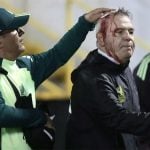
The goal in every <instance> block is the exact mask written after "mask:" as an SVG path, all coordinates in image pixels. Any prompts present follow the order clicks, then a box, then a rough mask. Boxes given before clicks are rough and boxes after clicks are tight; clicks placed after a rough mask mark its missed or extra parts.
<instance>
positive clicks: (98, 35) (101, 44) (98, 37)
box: [96, 32, 105, 47]
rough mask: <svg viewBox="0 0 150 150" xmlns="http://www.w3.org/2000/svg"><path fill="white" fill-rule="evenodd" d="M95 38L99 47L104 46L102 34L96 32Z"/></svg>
mask: <svg viewBox="0 0 150 150" xmlns="http://www.w3.org/2000/svg"><path fill="white" fill-rule="evenodd" d="M96 38H97V41H98V44H99V45H100V47H104V46H105V42H104V37H103V34H102V33H101V32H98V33H97V34H96Z"/></svg>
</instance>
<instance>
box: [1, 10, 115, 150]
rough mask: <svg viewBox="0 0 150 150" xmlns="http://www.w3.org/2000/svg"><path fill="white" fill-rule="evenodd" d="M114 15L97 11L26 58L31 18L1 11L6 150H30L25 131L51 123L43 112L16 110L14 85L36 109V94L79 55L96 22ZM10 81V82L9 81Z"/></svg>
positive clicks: (2, 121)
mask: <svg viewBox="0 0 150 150" xmlns="http://www.w3.org/2000/svg"><path fill="white" fill-rule="evenodd" d="M110 11H112V9H107V8H97V9H94V10H92V11H90V12H89V13H86V14H85V15H83V16H81V17H80V18H79V20H78V22H77V24H75V25H74V26H73V28H71V29H70V30H69V31H68V32H67V33H66V34H65V35H64V36H63V37H62V38H61V39H60V41H59V42H58V43H57V44H56V45H55V46H54V47H53V48H51V49H49V50H48V51H46V52H43V53H40V54H36V55H31V56H22V57H20V54H21V53H22V52H24V51H25V46H24V45H23V38H22V36H23V34H24V30H23V29H22V28H20V27H22V26H24V25H25V24H26V23H27V22H28V19H29V14H20V15H15V14H13V13H11V12H10V11H7V10H6V9H4V8H0V127H1V149H2V150H30V149H31V148H30V147H29V145H28V144H27V143H26V141H25V140H24V138H23V131H22V128H31V127H32V128H34V127H38V126H41V125H45V126H47V127H49V124H50V122H51V121H50V119H49V118H48V117H47V115H46V114H45V113H44V112H42V111H41V110H39V109H30V108H25V109H23V108H16V107H15V103H16V100H17V98H16V95H15V92H14V90H13V88H12V85H11V83H10V81H11V82H12V83H13V85H14V86H15V87H16V88H17V90H18V92H19V94H20V95H21V96H28V95H30V96H31V101H32V106H33V108H36V98H35V90H36V89H37V87H38V86H39V85H40V84H41V83H42V82H43V81H44V80H46V79H47V78H48V77H49V76H50V75H51V74H52V73H53V72H54V71H56V70H57V69H58V68H59V67H60V66H62V65H64V64H65V63H66V62H67V61H68V60H69V58H70V57H71V56H72V55H73V54H74V53H75V52H76V50H77V49H78V48H79V46H80V45H81V43H82V42H83V41H84V39H85V38H86V35H87V33H88V31H90V30H92V28H93V25H95V22H96V21H97V20H98V19H99V18H100V17H102V16H103V15H105V14H106V13H108V12H110ZM9 80H10V81H9Z"/></svg>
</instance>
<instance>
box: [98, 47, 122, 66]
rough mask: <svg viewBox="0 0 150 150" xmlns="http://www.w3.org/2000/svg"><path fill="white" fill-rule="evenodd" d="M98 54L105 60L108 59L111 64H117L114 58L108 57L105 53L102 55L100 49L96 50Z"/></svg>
mask: <svg viewBox="0 0 150 150" xmlns="http://www.w3.org/2000/svg"><path fill="white" fill-rule="evenodd" d="M98 54H101V55H102V56H104V57H106V58H107V59H109V60H110V61H111V62H113V63H115V64H119V63H118V62H117V61H116V60H115V59H114V58H112V57H110V56H108V55H107V54H106V53H104V52H103V51H101V50H100V49H98Z"/></svg>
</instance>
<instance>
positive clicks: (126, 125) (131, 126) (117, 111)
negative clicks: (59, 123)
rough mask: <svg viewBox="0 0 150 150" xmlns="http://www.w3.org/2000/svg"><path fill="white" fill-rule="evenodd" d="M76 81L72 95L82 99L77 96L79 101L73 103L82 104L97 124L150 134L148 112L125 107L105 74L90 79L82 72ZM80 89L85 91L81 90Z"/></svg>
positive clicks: (149, 114)
mask: <svg viewBox="0 0 150 150" xmlns="http://www.w3.org/2000/svg"><path fill="white" fill-rule="evenodd" d="M76 82H77V83H75V87H76V89H77V90H76V91H75V92H74V91H73V92H74V93H73V96H76V95H78V96H79V97H80V98H81V97H82V96H83V97H82V101H81V99H80V98H79V99H80V101H78V102H74V103H76V105H78V106H82V107H83V110H85V112H87V113H88V114H89V115H90V116H91V117H92V119H93V120H94V122H95V123H96V124H97V126H101V125H103V126H106V127H108V128H110V129H112V130H116V131H119V132H122V133H130V134H134V135H139V136H149V135H150V113H144V112H139V113H137V112H131V111H129V110H128V109H125V108H124V107H123V106H122V104H120V103H119V102H118V97H117V96H116V95H117V93H116V89H115V88H114V85H113V84H112V83H111V82H110V80H108V78H107V77H106V76H103V75H101V76H100V77H99V78H98V79H96V80H95V79H94V80H92V79H90V78H89V77H88V76H87V75H85V74H84V75H80V77H79V78H78V79H77V80H76ZM82 89H84V90H85V91H84V92H82ZM78 92H79V94H78ZM77 103H78V104H77ZM81 103H82V104H81ZM74 106H75V105H74Z"/></svg>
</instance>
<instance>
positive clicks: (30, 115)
mask: <svg viewBox="0 0 150 150" xmlns="http://www.w3.org/2000/svg"><path fill="white" fill-rule="evenodd" d="M0 114H1V115H0V127H5V128H9V127H10V128H11V127H25V128H28V127H36V126H40V125H43V124H45V123H46V116H45V114H44V113H43V112H42V111H39V110H37V109H19V108H15V107H11V106H8V105H6V104H5V103H4V99H3V98H2V95H1V93H0Z"/></svg>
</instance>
